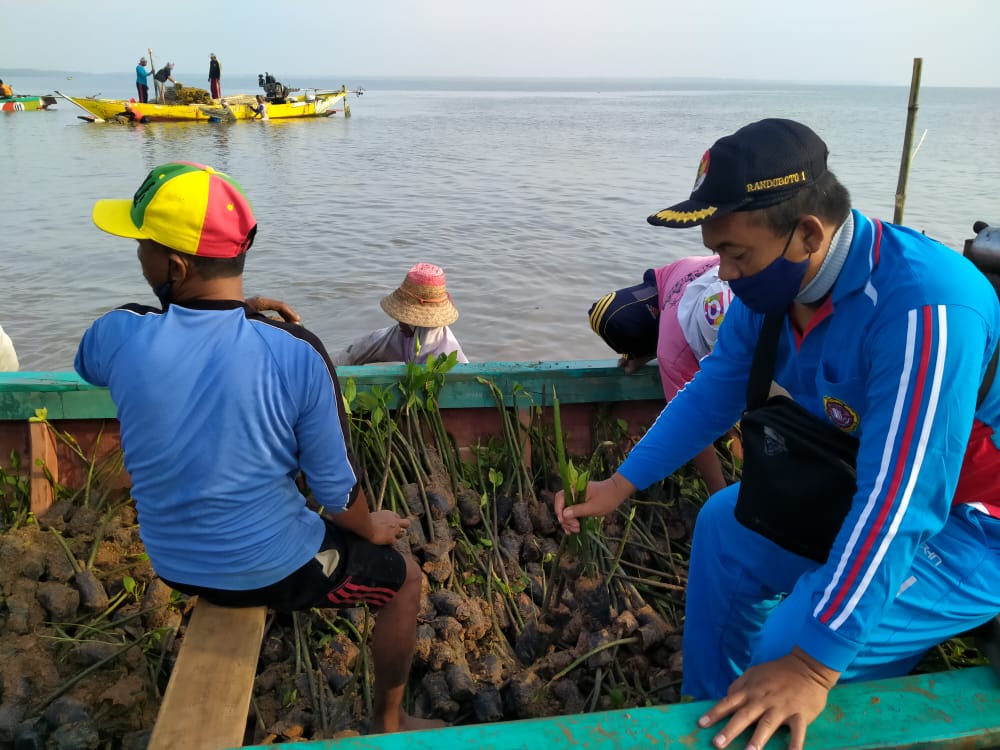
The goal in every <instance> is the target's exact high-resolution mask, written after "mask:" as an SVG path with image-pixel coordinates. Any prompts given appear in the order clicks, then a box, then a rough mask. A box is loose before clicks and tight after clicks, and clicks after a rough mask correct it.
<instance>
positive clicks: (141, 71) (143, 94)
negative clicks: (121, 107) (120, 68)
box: [135, 56, 153, 103]
mask: <svg viewBox="0 0 1000 750" xmlns="http://www.w3.org/2000/svg"><path fill="white" fill-rule="evenodd" d="M147 64H148V62H147V61H146V58H145V56H143V57H140V58H139V64H138V65H136V66H135V90H136V92H138V95H139V101H140V102H141V103H146V102H148V101H149V83H148V81H149V76H151V75H152V74H153V69H152V68H150V69H149V70H146V65H147Z"/></svg>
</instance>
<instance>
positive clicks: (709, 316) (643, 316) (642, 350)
mask: <svg viewBox="0 0 1000 750" xmlns="http://www.w3.org/2000/svg"><path fill="white" fill-rule="evenodd" d="M732 298H733V293H732V291H731V290H730V289H729V285H728V284H726V282H725V281H722V280H721V279H719V259H718V258H716V257H712V256H706V257H691V258H682V259H680V260H678V261H675V262H673V263H668V264H667V265H665V266H663V267H661V268H657V269H652V268H650V269H648V270H647V271H646V273H645V274H643V281H642V283H641V284H636V285H635V286H630V287H626V288H625V289H619V290H617V291H614V292H611V293H609V294H606V295H604V296H603V297H601V298H600V299H599V300H597V301H596V302H595V303H594V304H593V305H591V306H590V311H589V316H590V327H591V329H592V330H593V331H594V333H596V334H597V335H598V336H600V337H601V338H602V339H603V340H604V343H606V344H607V345H608V346H610V347H611V348H612V349H613V350H614V351H616V352H618V353H619V354H621V355H622V356H621V359H619V360H618V366H619V367H622V368H624V369H625V371H626V372H628V373H629V374H631V373H634V372H635V371H636V370H638V369H639V368H640V367H642V366H643V365H645V364H646V363H647V362H648V361H649V360H651V359H653V357H655V358H656V360H657V363H658V365H659V368H660V382H661V383H662V385H663V396H664V398H665V399H666V400H667V402H668V403H669V402H670V401H671V400H672V399H673V398H674V396H676V395H677V392H678V391H680V389H681V388H683V387H684V386H685V385H686V384H687V382H688V381H689V380H691V378H693V377H694V376H695V373H697V372H698V362H699V360H701V358H702V357H705V356H706V355H708V353H709V352H710V351H712V348H713V347H714V346H715V341H716V338H717V337H718V332H719V325H720V324H721V323H722V320H723V318H724V317H725V314H726V309H727V308H728V307H729V303H730V302H731V301H732ZM691 463H692V464H693V465H694V467H695V468H696V469H697V470H698V473H699V474H701V476H702V479H704V480H705V485H706V487H708V491H709V492H718V491H719V490H721V489H723V488H724V487H725V486H726V484H727V482H726V478H725V475H724V474H723V472H722V464H721V463H720V462H719V455H718V453H716V451H715V445H714V443H709V444H708V446H707V447H706V448H705V449H704V450H702V451H701V452H700V453H698V454H697V455H695V456H694V458H692V459H691Z"/></svg>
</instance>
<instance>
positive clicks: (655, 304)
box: [589, 268, 660, 359]
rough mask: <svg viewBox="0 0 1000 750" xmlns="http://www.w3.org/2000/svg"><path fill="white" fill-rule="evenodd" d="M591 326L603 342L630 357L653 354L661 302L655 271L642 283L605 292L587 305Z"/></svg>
mask: <svg viewBox="0 0 1000 750" xmlns="http://www.w3.org/2000/svg"><path fill="white" fill-rule="evenodd" d="M589 314H590V327H591V328H592V329H593V331H594V333H596V334H597V335H598V336H600V337H601V338H602V339H604V343H606V344H607V345H608V346H610V347H611V348H612V349H613V350H614V351H616V352H618V353H619V354H623V355H625V356H626V357H627V358H631V359H642V358H646V359H648V358H651V357H655V356H656V341H657V337H658V334H659V328H660V322H659V321H660V304H659V297H658V295H657V292H656V273H655V272H654V271H653V269H652V268H650V269H648V270H647V271H646V272H645V273H644V274H643V275H642V283H641V284H636V285H635V286H629V287H625V288H624V289H618V290H617V291H614V292H611V293H610V294H605V295H604V296H603V297H601V298H600V299H599V300H597V301H596V302H595V303H594V304H592V305H591V306H590V311H589Z"/></svg>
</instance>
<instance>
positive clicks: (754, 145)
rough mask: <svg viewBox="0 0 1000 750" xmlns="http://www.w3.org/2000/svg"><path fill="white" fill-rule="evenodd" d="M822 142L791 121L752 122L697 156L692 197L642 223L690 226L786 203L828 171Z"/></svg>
mask: <svg viewBox="0 0 1000 750" xmlns="http://www.w3.org/2000/svg"><path fill="white" fill-rule="evenodd" d="M828 153H829V152H828V150H827V148H826V144H825V143H824V142H823V140H822V139H821V138H820V137H819V136H818V135H816V133H814V132H813V131H812V130H810V129H809V128H808V127H806V126H805V125H803V124H802V123H799V122H795V121H794V120H782V119H778V118H770V119H767V120H760V121H758V122H753V123H750V124H749V125H745V126H744V127H742V128H740V129H739V130H737V131H736V132H735V133H733V134H732V135H727V136H726V137H725V138H720V139H719V140H717V141H716V142H715V143H714V144H713V145H712V147H711V148H710V149H709V150H708V151H706V152H705V155H704V156H702V157H701V163H700V164H699V165H698V176H697V177H696V178H695V182H694V188H693V189H692V191H691V197H690V198H688V200H686V201H681V202H680V203H677V204H675V205H673V206H670V207H669V208H665V209H663V210H662V211H659V212H657V213H655V214H653V215H651V216H649V217H648V218H647V219H646V221H648V222H649V223H650V224H653V225H656V226H662V227H693V226H697V225H699V224H701V223H703V222H705V221H707V220H708V219H715V218H718V217H720V216H725V215H726V214H729V213H732V212H734V211H756V210H757V209H760V208H768V207H769V206H774V205H777V204H778V203H783V202H784V201H786V200H788V198H790V197H791V196H792V195H794V194H795V193H796V192H797V191H799V190H801V189H802V188H804V187H806V186H808V185H811V184H813V183H814V182H816V180H818V179H819V178H820V177H821V176H823V175H824V174H825V173H826V157H827V154H828Z"/></svg>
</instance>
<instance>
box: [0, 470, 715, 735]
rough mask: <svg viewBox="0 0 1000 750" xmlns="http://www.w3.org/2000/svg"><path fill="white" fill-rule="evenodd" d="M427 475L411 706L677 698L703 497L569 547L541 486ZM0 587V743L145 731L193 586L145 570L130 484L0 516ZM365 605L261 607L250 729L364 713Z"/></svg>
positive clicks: (585, 704) (414, 545)
mask: <svg viewBox="0 0 1000 750" xmlns="http://www.w3.org/2000/svg"><path fill="white" fill-rule="evenodd" d="M425 489H426V490H427V491H426V492H425V493H421V492H420V488H417V487H416V486H410V487H407V488H406V490H407V493H408V494H409V495H411V497H412V499H413V501H414V502H412V503H411V504H409V507H411V508H414V509H417V510H416V511H415V513H416V514H417V515H416V518H415V520H416V521H418V522H416V523H414V524H413V525H412V527H411V531H410V533H409V535H408V537H407V539H406V540H405V541H406V544H407V545H408V546H409V548H410V549H411V551H412V554H413V555H414V556H415V557H416V558H417V560H418V561H419V563H420V564H421V566H422V568H423V570H424V597H423V603H422V607H421V613H420V618H419V622H418V627H417V635H418V642H417V651H416V657H415V659H414V665H413V670H412V674H411V680H410V683H409V690H408V701H409V707H410V709H411V711H412V712H413V713H414V714H416V715H420V716H425V717H436V718H441V719H445V720H447V721H448V722H452V723H477V722H492V721H501V720H505V719H520V718H529V717H539V716H550V715H557V714H566V713H579V712H583V711H591V710H602V709H610V708H621V707H626V706H634V705H648V704H662V703H670V702H674V701H677V700H678V699H679V692H678V689H679V684H680V674H681V657H680V646H681V634H680V629H679V625H680V614H679V613H680V612H681V611H682V607H683V599H682V597H683V584H684V582H685V580H686V570H685V569H684V563H683V558H684V555H683V554H682V551H683V550H685V549H686V546H687V544H688V540H689V536H690V532H691V529H692V526H693V518H694V515H695V513H696V511H697V502H696V501H694V500H691V499H686V498H683V497H681V498H679V499H678V498H676V497H675V498H672V499H666V500H662V501H658V502H654V503H653V506H652V507H649V508H646V509H645V510H642V509H640V510H641V511H642V512H648V513H651V514H655V515H656V516H659V517H660V526H659V528H661V529H662V532H663V533H662V534H661V535H659V537H658V538H646V539H645V541H642V542H641V543H640V541H639V539H638V538H637V539H636V543H635V544H632V543H629V544H626V545H625V548H624V549H623V550H620V549H619V547H620V544H619V542H620V539H621V538H622V537H623V534H624V535H626V536H628V533H631V531H630V530H629V529H626V528H625V526H626V525H628V524H629V523H630V522H628V521H627V518H626V516H625V515H624V514H621V515H620V516H619V517H617V518H616V519H614V520H611V521H609V522H608V523H607V524H606V525H605V526H604V527H603V528H602V529H601V534H600V540H601V544H603V545H605V546H606V549H605V550H604V551H603V552H601V554H600V555H599V558H600V559H597V560H596V561H595V559H594V558H593V556H590V557H588V551H587V549H576V550H575V549H573V548H572V547H573V545H570V544H566V543H563V546H562V548H561V547H560V543H561V541H562V539H563V535H562V533H561V531H559V530H558V529H557V524H556V522H555V517H554V515H553V513H552V510H551V502H550V501H551V494H549V493H546V492H544V491H542V492H540V493H539V496H538V499H536V498H535V497H534V493H533V492H532V493H531V495H532V497H529V498H514V497H510V496H507V495H498V496H494V497H492V498H484V497H483V496H481V495H477V494H476V493H474V492H472V491H467V490H460V491H459V493H458V496H457V497H456V496H455V494H453V492H452V491H451V490H450V489H449V488H448V487H447V486H446V484H445V483H439V484H438V485H437V486H435V487H430V488H425ZM421 496H423V498H425V499H426V502H420V501H419V500H420V498H421ZM420 509H423V510H420ZM651 517H652V516H651ZM679 550H680V551H681V552H679ZM664 559H670V560H671V562H670V564H669V566H664V565H663V564H662V560H664ZM648 571H652V572H653V573H654V574H655V575H654V576H653V578H654V584H652V585H653V586H655V588H649V586H645V585H644V584H643V582H642V579H643V578H644V577H647V578H648V577H649V572H648ZM609 579H611V580H612V583H611V585H610V586H609V585H608V580H609ZM0 592H2V600H0V670H2V677H0V748H3V749H6V748H17V750H31V749H33V748H53V749H58V750H70V749H72V750H81V749H90V748H109V749H111V750H117V748H124V749H127V750H140V749H141V748H144V747H145V746H146V743H147V742H148V738H149V732H150V730H151V727H152V725H153V722H154V720H155V716H156V712H157V709H158V706H159V702H160V699H161V696H162V694H163V691H164V688H165V686H166V682H167V679H168V677H169V674H170V670H171V667H172V665H173V663H174V661H175V659H176V656H177V650H178V648H179V645H180V643H181V642H182V641H183V638H184V626H185V623H186V621H187V617H186V615H187V614H188V612H189V611H190V608H191V604H192V602H190V601H189V600H188V599H187V598H186V597H183V596H180V595H179V594H177V593H176V592H173V591H172V590H171V589H169V588H168V587H167V586H165V585H164V584H163V583H162V582H160V581H159V579H158V578H157V577H156V576H155V574H154V573H153V570H152V568H151V566H150V564H149V562H148V560H147V559H146V557H145V553H144V551H143V547H142V543H141V542H140V540H139V535H138V526H137V523H136V515H135V510H134V507H133V505H132V504H131V502H130V501H128V500H127V498H124V497H123V498H119V499H117V500H116V501H114V502H111V501H108V502H106V503H105V504H104V507H102V508H101V509H94V508H90V507H80V506H79V505H77V504H74V503H71V502H69V501H61V502H58V503H57V504H55V505H54V506H53V507H52V509H51V510H50V511H49V512H47V513H46V514H45V515H44V516H42V517H40V518H38V519H37V521H31V520H29V521H28V522H27V523H24V524H23V525H20V526H19V527H18V528H12V529H8V530H7V531H6V532H5V533H2V534H0ZM368 617H369V616H368V615H367V614H366V612H365V611H364V610H362V609H354V610H334V609H329V610H314V611H313V612H310V613H303V614H301V615H298V616H296V617H292V616H283V615H275V614H273V613H272V614H270V615H269V618H268V621H267V625H266V630H265V636H264V641H263V646H262V649H261V656H260V662H259V665H258V676H257V679H256V684H255V689H254V699H253V704H252V707H251V712H250V716H249V717H248V722H247V734H246V742H247V743H271V742H277V741H284V740H294V739H318V738H326V737H334V736H339V735H342V734H353V733H359V732H364V731H365V729H366V724H365V722H366V716H367V703H368V701H369V700H370V691H369V685H370V681H369V680H370V675H369V674H368V661H369V660H368V659H367V658H364V649H363V648H362V644H363V642H364V639H365V637H366V634H367V632H368V629H369V628H370V624H371V623H370V620H369V619H368ZM297 644H300V647H298V648H297Z"/></svg>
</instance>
